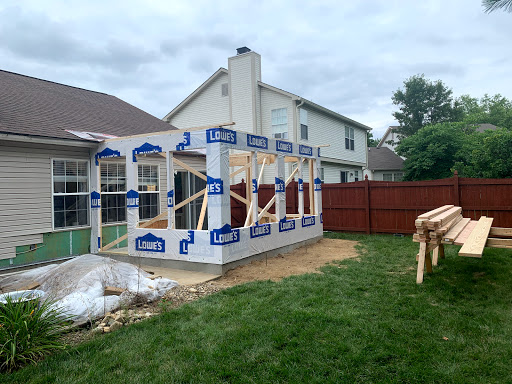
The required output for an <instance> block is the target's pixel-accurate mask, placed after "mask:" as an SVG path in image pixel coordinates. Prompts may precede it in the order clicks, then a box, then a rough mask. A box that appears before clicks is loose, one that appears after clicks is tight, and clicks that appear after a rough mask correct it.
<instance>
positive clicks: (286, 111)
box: [270, 107, 288, 140]
mask: <svg viewBox="0 0 512 384" xmlns="http://www.w3.org/2000/svg"><path fill="white" fill-rule="evenodd" d="M281 110H284V111H285V116H286V124H285V123H281V124H274V123H273V121H272V119H273V117H272V113H273V112H274V111H281ZM282 125H286V130H285V131H284V132H275V131H274V129H275V128H274V127H278V126H282ZM270 132H271V134H272V138H273V139H280V140H288V107H283V108H274V109H271V110H270ZM276 134H280V135H281V136H280V137H277V136H276ZM283 134H285V135H286V137H284V136H282V135H283Z"/></svg>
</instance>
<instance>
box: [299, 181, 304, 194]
mask: <svg viewBox="0 0 512 384" xmlns="http://www.w3.org/2000/svg"><path fill="white" fill-rule="evenodd" d="M299 191H301V192H302V191H304V180H302V179H299Z"/></svg>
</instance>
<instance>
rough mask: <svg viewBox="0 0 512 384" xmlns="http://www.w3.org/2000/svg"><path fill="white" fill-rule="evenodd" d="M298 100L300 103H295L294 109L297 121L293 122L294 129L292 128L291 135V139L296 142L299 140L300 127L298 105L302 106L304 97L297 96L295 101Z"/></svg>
mask: <svg viewBox="0 0 512 384" xmlns="http://www.w3.org/2000/svg"><path fill="white" fill-rule="evenodd" d="M299 100H300V103H299V104H296V109H295V116H297V117H296V118H297V123H296V124H295V129H294V131H295V132H294V135H293V141H295V142H296V143H298V142H299V129H300V107H302V106H303V105H304V99H303V98H302V97H299V98H298V99H296V100H295V101H299Z"/></svg>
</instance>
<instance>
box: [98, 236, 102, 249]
mask: <svg viewBox="0 0 512 384" xmlns="http://www.w3.org/2000/svg"><path fill="white" fill-rule="evenodd" d="M100 248H101V237H99V236H98V249H100Z"/></svg>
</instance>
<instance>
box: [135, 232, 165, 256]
mask: <svg viewBox="0 0 512 384" xmlns="http://www.w3.org/2000/svg"><path fill="white" fill-rule="evenodd" d="M135 249H136V250H137V251H149V252H165V240H164V239H162V238H161V237H156V236H155V235H153V234H152V233H148V234H147V235H144V236H142V237H137V238H136V239H135Z"/></svg>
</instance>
